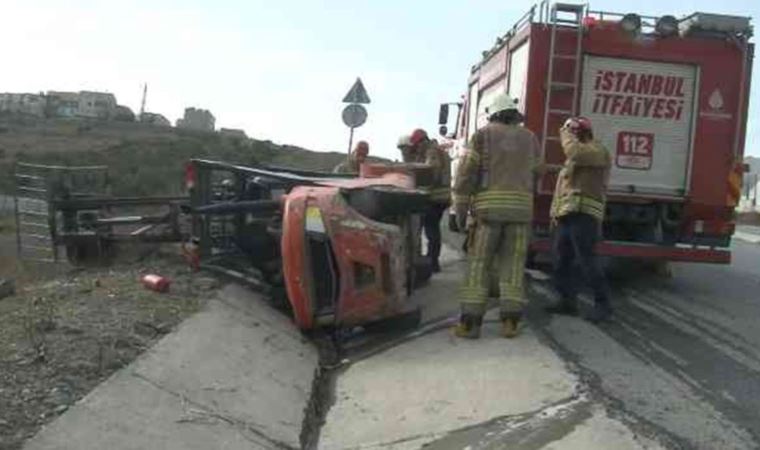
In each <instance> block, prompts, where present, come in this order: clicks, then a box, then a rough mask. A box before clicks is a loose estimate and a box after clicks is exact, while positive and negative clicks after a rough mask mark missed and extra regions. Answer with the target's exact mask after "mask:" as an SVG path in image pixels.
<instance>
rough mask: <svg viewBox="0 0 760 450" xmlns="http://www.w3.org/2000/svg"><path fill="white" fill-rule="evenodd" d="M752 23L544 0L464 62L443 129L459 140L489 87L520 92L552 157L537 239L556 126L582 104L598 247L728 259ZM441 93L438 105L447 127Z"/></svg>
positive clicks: (540, 243)
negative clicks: (595, 144) (461, 90)
mask: <svg viewBox="0 0 760 450" xmlns="http://www.w3.org/2000/svg"><path fill="white" fill-rule="evenodd" d="M751 34H752V27H751V25H750V20H749V18H745V17H736V16H727V15H719V14H704V13H695V14H692V15H689V16H686V17H683V18H681V19H677V18H675V17H674V16H662V17H648V16H641V15H638V14H633V13H630V14H621V13H611V12H602V11H593V10H590V9H589V8H588V6H587V5H576V4H565V3H556V4H553V5H550V4H549V3H548V2H546V1H545V2H543V3H541V4H538V5H536V6H534V7H533V8H532V9H531V10H530V11H529V12H528V13H527V14H526V15H525V16H524V17H523V18H522V19H520V21H518V23H517V24H516V25H515V26H514V27H513V28H512V29H510V30H509V31H508V32H507V33H506V34H505V35H503V36H501V37H499V38H498V39H497V40H496V43H495V45H494V46H493V48H491V49H489V50H486V51H484V52H483V57H482V60H481V61H480V62H479V63H478V64H476V65H475V66H473V67H472V70H471V74H470V78H469V81H468V90H467V94H466V95H465V96H464V98H463V102H462V103H456V104H455V105H457V106H459V114H457V123H456V129H455V132H454V133H453V134H451V135H448V137H450V138H453V139H456V141H457V143H458V146H459V147H463V146H464V145H465V144H464V143H466V142H467V140H468V139H469V137H470V136H472V134H473V133H474V132H475V130H476V129H477V128H478V127H480V126H482V125H483V124H484V122H485V120H486V117H485V114H483V112H484V108H485V106H487V105H488V104H489V102H490V101H491V100H492V99H493V98H494V96H496V95H497V94H499V93H503V92H506V93H508V94H509V95H510V96H512V97H515V98H517V99H518V100H519V103H520V108H521V110H522V111H521V112H522V113H523V114H524V115H525V117H526V121H525V126H526V127H528V128H529V129H531V130H532V131H533V132H535V133H536V135H537V136H538V138H539V141H540V142H541V146H542V151H543V157H544V161H545V162H546V163H547V165H548V168H549V171H548V173H547V174H546V175H544V176H543V177H542V178H541V179H540V180H538V182H537V189H536V198H535V215H534V217H535V219H534V242H533V244H532V249H533V251H534V252H536V253H543V252H548V251H549V249H550V241H549V234H550V229H549V206H550V203H551V198H552V193H553V188H554V185H555V181H556V177H557V173H558V171H559V169H560V168H561V164H562V162H563V158H564V156H563V152H562V149H561V147H560V143H559V138H558V130H559V127H560V126H561V124H562V123H563V122H564V121H565V119H566V118H567V117H569V116H573V115H583V116H586V117H588V118H590V119H591V121H592V122H593V124H594V132H595V135H596V138H597V139H599V140H600V141H601V142H602V143H603V144H604V145H605V146H606V147H607V149H608V150H609V152H610V153H611V156H612V160H613V168H612V173H611V178H610V185H609V192H608V206H607V211H606V219H605V223H604V241H603V242H602V243H600V245H599V248H598V251H599V253H600V254H602V255H609V256H621V257H636V258H644V259H659V260H670V261H693V262H710V263H730V261H731V253H730V250H729V248H728V247H729V245H730V241H731V236H732V234H733V232H734V226H735V223H734V208H735V206H736V203H737V200H738V198H739V195H740V186H741V177H742V174H743V172H744V165H743V164H742V155H743V151H744V138H745V129H746V123H747V104H748V97H749V95H748V94H749V86H750V78H751V65H752V64H751V63H752V57H753V45H752V44H751V43H750V42H749V39H750V38H751ZM449 105H451V104H444V105H442V106H441V110H440V115H439V118H440V122H441V125H442V126H441V133H442V134H444V135H446V133H447V128H446V123H447V121H448V116H449V114H448V112H449Z"/></svg>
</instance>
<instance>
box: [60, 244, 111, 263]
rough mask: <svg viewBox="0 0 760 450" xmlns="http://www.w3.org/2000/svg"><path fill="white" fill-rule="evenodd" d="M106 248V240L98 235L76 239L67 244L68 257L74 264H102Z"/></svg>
mask: <svg viewBox="0 0 760 450" xmlns="http://www.w3.org/2000/svg"><path fill="white" fill-rule="evenodd" d="M106 250H107V249H106V242H104V241H102V240H100V239H99V238H97V237H93V238H86V239H76V240H75V241H73V242H68V243H67V244H66V259H67V260H68V261H69V263H71V265H73V266H93V265H101V264H103V260H104V258H105V256H106V254H107V252H106Z"/></svg>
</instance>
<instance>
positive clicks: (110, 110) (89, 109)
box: [77, 91, 117, 120]
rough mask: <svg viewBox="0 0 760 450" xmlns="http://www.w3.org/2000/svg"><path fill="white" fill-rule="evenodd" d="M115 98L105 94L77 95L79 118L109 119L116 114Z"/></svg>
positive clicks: (87, 93) (81, 93) (85, 93)
mask: <svg viewBox="0 0 760 450" xmlns="http://www.w3.org/2000/svg"><path fill="white" fill-rule="evenodd" d="M116 106H117V104H116V96H115V95H113V94H109V93H107V92H90V91H81V92H80V93H79V111H78V112H77V115H78V116H79V117H86V118H89V119H105V120H108V119H111V118H112V117H113V116H114V115H115V114H116Z"/></svg>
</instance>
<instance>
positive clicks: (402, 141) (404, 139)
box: [396, 134, 412, 148]
mask: <svg viewBox="0 0 760 450" xmlns="http://www.w3.org/2000/svg"><path fill="white" fill-rule="evenodd" d="M411 145H412V137H411V136H410V135H408V134H405V135H403V136H401V137H400V138H398V143H397V144H396V147H397V148H402V147H411Z"/></svg>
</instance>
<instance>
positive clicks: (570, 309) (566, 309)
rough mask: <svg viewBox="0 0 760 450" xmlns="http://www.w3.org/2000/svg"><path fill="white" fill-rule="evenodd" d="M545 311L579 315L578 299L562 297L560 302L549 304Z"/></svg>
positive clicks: (564, 314)
mask: <svg viewBox="0 0 760 450" xmlns="http://www.w3.org/2000/svg"><path fill="white" fill-rule="evenodd" d="M544 311H546V312H548V313H549V314H559V315H563V316H577V315H578V300H577V299H574V298H573V299H570V298H562V299H560V300H559V301H558V302H556V303H554V304H552V305H549V306H547V307H546V308H544Z"/></svg>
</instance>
